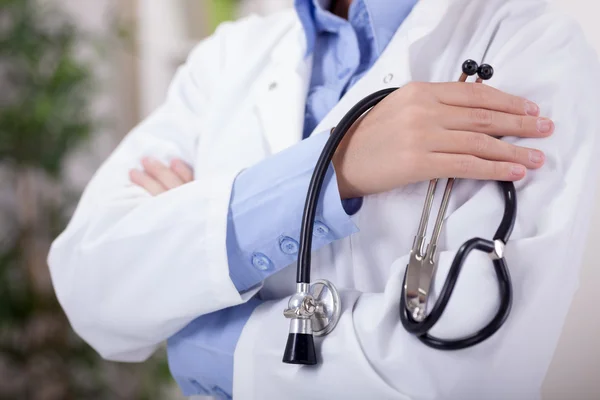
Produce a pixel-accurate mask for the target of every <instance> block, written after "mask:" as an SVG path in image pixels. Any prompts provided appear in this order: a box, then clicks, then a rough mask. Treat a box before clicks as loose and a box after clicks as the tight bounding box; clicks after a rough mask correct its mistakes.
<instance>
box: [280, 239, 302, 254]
mask: <svg viewBox="0 0 600 400" xmlns="http://www.w3.org/2000/svg"><path fill="white" fill-rule="evenodd" d="M279 248H280V249H281V251H283V252H284V253H285V254H289V255H294V254H296V253H298V242H296V241H295V240H294V239H292V238H290V237H287V236H286V237H283V238H281V240H280V241H279Z"/></svg>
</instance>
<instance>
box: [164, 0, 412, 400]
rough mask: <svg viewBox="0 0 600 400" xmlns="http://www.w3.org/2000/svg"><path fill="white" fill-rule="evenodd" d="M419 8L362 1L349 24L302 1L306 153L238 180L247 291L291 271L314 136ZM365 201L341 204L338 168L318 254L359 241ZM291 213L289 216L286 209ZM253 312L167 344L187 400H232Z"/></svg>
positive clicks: (239, 279)
mask: <svg viewBox="0 0 600 400" xmlns="http://www.w3.org/2000/svg"><path fill="white" fill-rule="evenodd" d="M416 1H417V0H399V1H396V2H394V3H393V6H391V5H390V4H391V3H390V2H389V1H387V0H355V1H354V2H353V3H352V5H351V6H350V10H349V14H348V20H344V19H342V18H340V17H338V16H336V15H334V14H332V13H331V12H329V11H327V9H328V8H329V3H330V1H328V0H295V8H296V12H297V13H298V16H299V18H300V20H301V22H302V25H303V27H304V30H305V33H306V40H307V50H308V54H313V60H314V65H313V70H312V76H311V82H310V87H309V92H308V96H307V100H306V113H305V122H304V137H305V140H303V141H302V142H301V143H299V144H298V145H296V146H293V147H292V148H289V149H287V150H285V151H283V152H281V153H279V154H276V155H275V156H273V157H269V158H268V159H266V160H264V161H263V162H261V163H259V164H257V165H256V166H253V167H251V168H249V169H247V170H245V171H244V172H242V173H241V174H240V175H239V176H238V178H237V179H236V181H235V183H234V187H233V193H232V198H231V204H230V213H229V221H228V227H227V254H228V261H229V268H230V277H231V279H232V281H233V283H234V284H235V286H236V288H237V289H238V290H239V291H240V292H243V291H246V290H248V289H250V288H252V287H253V286H256V285H258V284H260V282H262V281H264V280H265V279H266V278H267V277H269V276H270V275H272V274H273V273H275V272H277V271H279V270H280V269H282V268H284V267H286V266H288V265H290V264H292V263H293V262H294V261H295V260H296V256H297V252H298V237H299V235H300V229H299V228H300V222H301V219H302V212H303V208H304V201H305V197H306V189H307V188H308V184H309V181H310V179H311V176H312V172H313V167H314V165H315V163H316V161H317V159H318V157H319V155H320V153H321V150H322V148H323V146H324V145H325V142H326V141H327V139H328V136H329V135H312V133H313V131H314V129H315V127H316V126H317V125H318V124H319V122H320V121H321V120H322V119H323V118H324V117H325V116H326V115H327V114H328V113H329V112H330V111H331V109H332V108H333V107H334V106H335V105H336V104H337V103H338V101H339V99H340V98H341V97H342V96H343V95H344V94H345V93H346V92H347V91H348V89H350V88H351V87H352V86H353V85H354V84H355V83H356V82H357V81H358V80H359V79H360V78H362V76H363V75H364V74H365V73H366V72H367V71H368V70H369V69H370V68H371V66H372V65H373V64H374V62H375V60H377V58H378V57H379V56H380V54H381V53H382V52H383V50H384V49H385V47H386V46H387V45H388V43H389V42H390V40H391V38H392V36H393V35H394V33H395V32H396V30H397V29H398V27H399V26H400V24H401V23H402V22H403V21H404V19H405V18H406V17H407V16H408V14H409V13H410V12H411V10H412V8H413V6H414V4H415V3H416ZM361 203H362V202H361V199H353V200H349V201H345V202H342V201H340V195H339V190H338V187H337V182H336V179H335V173H334V171H333V168H330V170H329V173H328V175H327V179H326V180H325V183H324V186H323V191H322V195H321V199H320V201H319V208H318V211H317V222H316V224H315V229H314V240H313V249H318V248H320V247H322V246H325V245H327V244H329V243H331V242H333V241H335V240H338V239H341V238H344V237H347V236H349V235H351V234H352V233H354V232H356V227H355V226H354V224H353V223H352V222H351V220H350V218H349V214H350V215H352V214H354V213H355V212H357V211H358V209H359V208H360V206H361ZM281 204H285V205H286V207H280V205H281ZM260 304H261V301H260V300H259V299H253V300H252V301H250V302H248V303H247V304H244V305H240V306H237V307H232V308H229V309H226V310H221V311H218V312H216V313H213V314H209V315H205V316H202V317H200V318H198V319H196V320H195V321H193V322H192V323H191V324H190V325H188V326H187V327H186V328H185V329H184V330H182V331H181V332H180V333H178V334H177V335H175V336H174V337H172V338H171V339H170V340H169V342H168V355H169V366H170V368H171V373H172V374H173V377H174V378H175V379H176V381H177V382H178V384H179V385H180V387H181V388H182V390H183V392H184V394H185V395H193V394H204V395H213V396H218V397H221V398H230V397H231V393H232V387H233V382H232V380H233V354H234V351H235V346H236V344H237V341H238V339H239V337H240V335H241V332H242V329H243V327H244V325H245V323H246V321H247V320H248V318H250V315H251V314H252V312H253V311H254V309H255V308H256V307H257V306H258V305H260Z"/></svg>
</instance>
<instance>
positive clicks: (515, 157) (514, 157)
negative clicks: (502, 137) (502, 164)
mask: <svg viewBox="0 0 600 400" xmlns="http://www.w3.org/2000/svg"><path fill="white" fill-rule="evenodd" d="M510 150H511V151H510V152H509V153H510V157H511V158H510V159H509V161H512V162H517V161H520V159H521V157H520V155H521V152H520V150H519V148H518V147H517V146H512V145H511V149H510Z"/></svg>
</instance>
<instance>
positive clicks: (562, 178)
mask: <svg viewBox="0 0 600 400" xmlns="http://www.w3.org/2000/svg"><path fill="white" fill-rule="evenodd" d="M521 22H522V21H519V23H521ZM549 27H551V28H549ZM502 35H505V36H506V37H502ZM523 38H527V40H523ZM497 42H498V43H499V45H498V47H497V48H495V49H492V50H491V51H490V56H491V58H490V59H493V60H494V67H496V70H497V75H496V77H495V78H494V80H492V81H491V82H490V84H492V85H494V86H496V87H498V88H499V89H502V90H504V91H507V92H509V93H513V94H516V95H522V96H524V97H526V98H529V99H531V100H533V101H536V102H538V103H539V104H540V106H541V109H542V113H543V114H545V115H547V116H549V117H550V118H552V119H553V120H554V121H555V123H556V132H555V134H554V135H553V136H552V137H551V138H548V139H544V140H533V139H514V138H513V139H510V140H511V141H513V142H515V143H518V144H520V145H523V146H530V147H537V148H540V149H541V150H543V151H544V152H545V153H546V155H547V164H546V166H545V167H544V168H542V169H541V170H539V171H535V172H530V174H529V175H528V177H527V179H525V180H524V181H523V182H519V183H518V185H517V191H518V202H519V212H518V218H517V224H516V228H515V231H514V233H513V237H512V239H511V241H510V242H509V244H508V246H507V248H506V253H505V254H506V258H507V262H508V265H509V268H510V272H511V274H512V278H513V285H514V303H513V309H512V313H511V315H510V317H509V319H508V321H507V322H506V324H505V325H504V327H503V328H502V329H501V330H500V331H499V332H498V333H496V334H495V335H494V336H493V337H492V338H490V339H489V340H487V341H485V342H484V343H482V344H480V345H478V346H476V347H473V348H470V349H466V350H462V351H458V352H444V351H439V350H434V349H430V348H428V347H426V346H425V345H423V344H422V343H420V342H419V341H418V339H416V338H415V337H413V336H411V335H410V334H408V333H407V332H406V331H405V330H404V328H403V327H402V324H401V322H400V319H399V311H398V307H399V301H400V295H401V289H402V282H403V277H404V271H405V268H406V265H407V263H408V259H409V255H408V254H405V255H404V256H402V257H400V258H398V259H397V260H396V261H395V262H394V263H393V264H392V265H391V266H390V275H389V280H388V283H387V285H386V287H385V290H384V291H383V292H382V293H361V292H358V291H353V290H341V297H342V304H343V309H342V316H341V319H340V322H339V324H338V326H337V328H336V329H335V330H334V331H333V332H332V333H331V334H330V335H328V336H326V337H325V338H322V339H317V341H316V346H317V354H318V356H319V359H320V361H321V364H320V365H319V366H318V367H316V368H309V367H298V366H292V365H284V364H282V363H281V357H282V352H283V349H284V347H285V343H286V339H287V332H288V327H289V323H288V321H287V320H285V318H283V316H282V310H283V309H284V308H285V307H286V305H287V301H288V298H283V299H281V300H274V301H269V302H266V303H265V304H264V305H262V306H260V307H259V308H258V309H257V310H256V311H255V313H254V314H253V315H252V317H251V318H250V320H249V322H248V324H247V325H246V327H245V329H244V331H243V333H242V337H241V338H240V342H239V344H238V348H237V350H236V359H235V379H234V396H235V397H236V398H238V399H242V400H243V399H280V398H286V399H306V398H317V397H318V398H340V399H342V398H343V399H363V398H377V399H412V400H414V399H436V400H440V399H449V400H451V399H491V398H502V399H511V398H514V399H517V398H519V399H525V398H527V399H535V398H539V390H540V387H541V384H542V382H543V379H544V376H545V373H546V370H547V368H548V365H549V363H550V361H551V358H552V355H553V352H554V348H555V346H556V343H557V341H558V338H559V335H560V332H561V330H562V325H563V322H564V319H565V317H566V314H567V312H568V309H569V306H570V302H571V299H572V297H573V295H574V293H575V291H576V289H577V284H578V272H579V267H580V264H581V254H582V250H583V248H582V247H583V245H584V243H585V240H584V238H585V235H586V232H587V226H588V223H589V211H590V208H591V205H592V203H593V198H594V187H595V185H594V182H596V180H597V172H598V162H597V159H598V157H597V154H598V151H599V146H598V144H599V142H598V139H597V137H598V134H599V133H600V132H599V126H600V125H599V123H598V120H597V110H596V109H595V108H596V107H597V106H598V104H600V98H599V94H598V93H599V92H598V88H599V87H600V75H599V71H600V67H599V64H598V61H597V58H596V56H595V54H594V52H593V51H592V50H591V49H590V47H589V46H588V45H587V43H586V42H585V40H584V38H583V35H582V33H581V32H580V30H579V28H578V27H576V26H575V25H573V24H572V23H566V22H564V21H563V19H562V18H553V17H550V16H547V15H545V16H542V17H539V18H533V19H532V21H531V22H527V23H526V24H525V25H524V27H522V28H518V27H515V26H511V25H510V22H509V21H508V22H506V23H503V25H502V29H500V30H499V32H498V36H497ZM582 66H585V68H584V69H585V72H583V71H582V73H576V72H574V71H578V70H579V69H580V68H581V67H582ZM530 72H531V73H530ZM460 190H461V194H460V197H461V199H462V200H461V201H464V204H462V205H460V206H459V207H458V208H457V209H455V210H454V211H453V212H452V213H451V215H449V216H448V217H447V221H446V224H445V228H444V230H445V233H444V235H445V237H446V238H447V240H446V245H445V246H444V247H445V248H444V251H442V252H441V253H440V260H439V269H438V274H437V276H436V282H435V287H436V288H440V287H441V286H442V283H443V281H444V280H445V278H446V276H447V273H448V269H449V265H450V263H451V262H452V259H453V258H454V256H455V254H456V252H457V250H458V249H459V248H460V246H461V245H462V244H463V243H464V242H465V241H466V240H468V239H470V238H472V237H484V238H491V235H493V232H494V229H495V228H496V227H497V226H498V223H499V220H500V218H501V214H499V212H501V211H499V210H502V209H503V203H502V197H501V194H500V191H499V189H498V187H497V185H496V184H495V183H493V182H479V183H477V182H464V185H461V188H460ZM373 245H374V246H375V244H373ZM407 250H408V249H407ZM365 251H366V250H365ZM496 279H497V278H496V276H495V273H494V270H493V268H492V266H491V262H490V260H489V257H488V255H486V254H482V253H473V254H472V255H471V256H470V257H469V258H468V259H467V261H466V263H465V265H464V267H463V272H462V274H461V277H460V279H459V281H458V283H457V286H456V288H455V291H454V294H453V296H452V298H451V300H450V303H449V305H448V308H447V309H446V312H445V314H444V316H443V317H442V319H441V320H440V321H439V323H438V324H437V325H436V326H435V327H434V329H433V330H432V332H431V333H432V334H433V335H435V336H438V337H441V338H448V339H456V338H460V337H463V336H464V335H467V334H472V333H473V332H475V331H476V330H477V329H480V328H481V327H482V326H484V324H485V323H487V322H488V321H489V320H490V319H491V318H492V317H493V316H494V314H495V312H496V310H497V307H498V304H499V299H498V296H499V294H498V286H497V280H496ZM251 365H262V366H263V367H262V368H250V366H251Z"/></svg>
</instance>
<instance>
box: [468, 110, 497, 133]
mask: <svg viewBox="0 0 600 400" xmlns="http://www.w3.org/2000/svg"><path fill="white" fill-rule="evenodd" d="M470 113H471V120H472V121H473V123H474V124H475V125H476V126H479V127H484V128H486V127H490V126H492V124H493V123H494V121H493V113H492V112H491V111H490V110H485V109H482V108H474V109H472V110H471V111H470Z"/></svg>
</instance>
